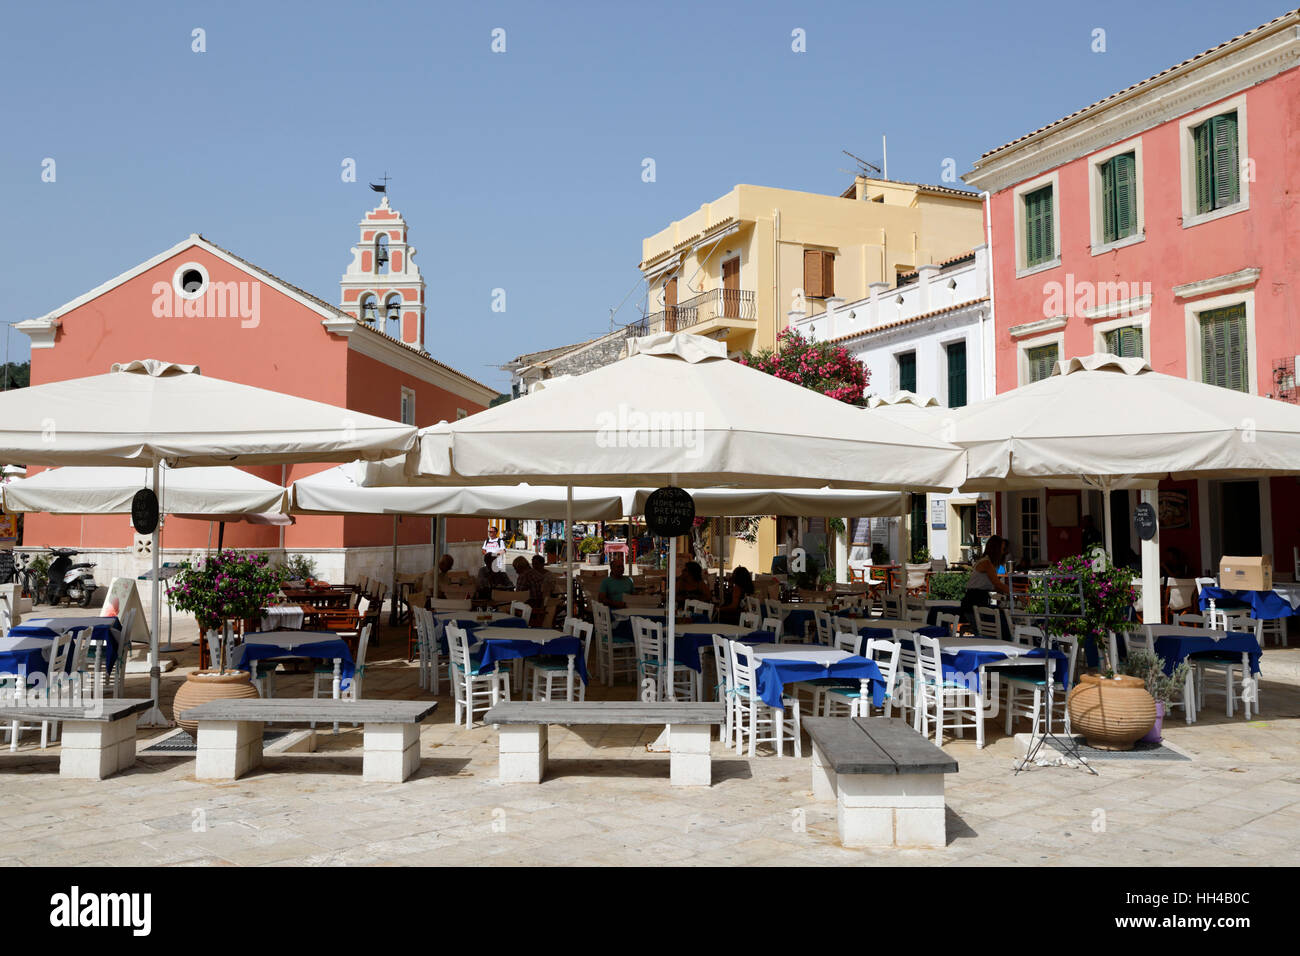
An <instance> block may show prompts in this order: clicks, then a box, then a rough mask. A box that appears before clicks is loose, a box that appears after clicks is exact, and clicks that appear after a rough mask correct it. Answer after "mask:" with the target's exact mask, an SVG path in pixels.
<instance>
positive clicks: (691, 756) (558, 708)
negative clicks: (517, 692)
mask: <svg viewBox="0 0 1300 956" xmlns="http://www.w3.org/2000/svg"><path fill="white" fill-rule="evenodd" d="M483 722H484V723H486V724H499V725H500V746H501V767H500V774H501V782H502V783H541V782H542V778H543V777H544V776H546V757H547V742H546V728H547V726H548V725H550V724H560V725H563V726H565V727H575V726H584V725H585V726H593V725H595V726H599V725H610V724H631V725H650V726H655V725H659V724H663V725H665V726H667V728H668V750H669V777H670V778H671V781H672V785H673V786H675V787H707V786H710V785H712V783H713V761H712V758H711V756H710V753H709V741H710V740H711V739H712V735H713V733H712V732H713V728H714V727H715V726H717V725H719V724H721V723H722V722H723V710H722V704H713V703H694V702H688V701H683V702H676V701H661V702H641V701H615V700H599V701H594V700H593V701H576V702H567V701H517V702H511V703H504V704H497V705H496V706H495V707H493V708H491V709H490V710H489V711H488V712H487V714H486V715H484V717H483Z"/></svg>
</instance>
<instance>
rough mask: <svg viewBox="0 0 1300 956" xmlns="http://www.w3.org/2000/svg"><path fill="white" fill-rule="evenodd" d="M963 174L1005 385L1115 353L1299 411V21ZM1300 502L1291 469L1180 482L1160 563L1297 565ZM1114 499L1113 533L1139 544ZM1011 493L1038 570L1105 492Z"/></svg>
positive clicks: (1073, 545) (1017, 144)
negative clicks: (986, 268)
mask: <svg viewBox="0 0 1300 956" xmlns="http://www.w3.org/2000/svg"><path fill="white" fill-rule="evenodd" d="M964 179H965V180H966V182H967V183H969V184H970V185H972V186H974V187H976V188H978V189H981V190H983V191H985V192H986V193H987V194H988V198H987V202H986V207H985V208H986V217H987V225H988V227H989V231H990V233H991V237H992V275H993V301H994V322H995V327H996V333H995V334H996V358H995V362H996V382H997V389H998V391H1005V390H1007V389H1010V388H1014V387H1016V386H1017V385H1022V384H1026V383H1029V382H1032V381H1035V380H1037V379H1038V378H1040V377H1042V376H1044V375H1046V374H1048V373H1049V372H1050V370H1051V367H1052V362H1053V361H1055V360H1056V359H1058V358H1066V357H1068V356H1072V355H1081V354H1088V353H1091V352H1099V351H1106V352H1116V353H1119V354H1124V355H1140V356H1143V357H1145V358H1146V359H1147V361H1148V362H1150V364H1151V366H1152V367H1153V368H1154V369H1155V370H1156V371H1160V372H1165V373H1168V374H1171V375H1180V376H1186V377H1189V378H1192V379H1196V380H1199V381H1205V382H1211V383H1214V384H1216V385H1220V386H1223V387H1225V388H1235V389H1240V390H1243V391H1247V392H1251V393H1253V394H1258V395H1267V396H1270V397H1272V398H1274V399H1277V400H1278V401H1286V402H1296V401H1300V391H1298V390H1297V387H1296V379H1295V371H1296V369H1295V366H1296V356H1297V355H1298V354H1300V322H1298V318H1300V206H1298V203H1300V11H1297V12H1292V13H1290V14H1287V15H1285V16H1282V17H1279V18H1277V19H1276V20H1273V21H1272V22H1270V23H1267V24H1265V25H1263V26H1261V27H1258V28H1257V29H1254V30H1251V31H1249V32H1248V33H1244V34H1242V35H1240V36H1238V37H1235V38H1233V39H1231V40H1229V41H1227V42H1225V43H1223V44H1221V45H1219V46H1217V47H1215V48H1214V49H1211V50H1207V51H1205V52H1204V53H1201V54H1198V55H1197V56H1194V57H1192V58H1191V59H1189V60H1186V61H1184V62H1182V63H1180V64H1178V65H1177V66H1173V67H1171V68H1169V69H1167V70H1164V71H1163V72H1161V73H1158V74H1156V75H1155V76H1153V77H1150V78H1148V79H1146V80H1143V81H1142V82H1140V83H1136V84H1134V85H1133V86H1130V87H1128V88H1127V89H1124V90H1121V91H1119V92H1117V93H1114V94H1112V95H1111V96H1108V97H1106V98H1105V99H1103V100H1100V101H1099V102H1097V103H1094V104H1092V105H1091V106H1088V107H1085V108H1084V109H1081V110H1079V111H1077V112H1075V113H1072V114H1070V115H1069V116H1066V117H1064V118H1063V119H1059V120H1057V121H1055V122H1053V123H1049V124H1048V125H1046V126H1044V127H1042V128H1040V129H1038V130H1035V131H1034V132H1031V133H1027V134H1025V135H1024V136H1021V137H1020V138H1018V139H1016V140H1013V141H1012V142H1010V143H1007V144H1006V145H1004V146H1000V147H998V148H997V149H994V150H992V151H990V152H988V153H985V154H984V156H982V157H981V158H980V160H979V161H978V162H977V163H976V164H975V168H974V170H973V171H972V172H970V173H968V174H967V175H966V176H965V177H964ZM1134 414H1141V410H1140V409H1134ZM1297 492H1300V487H1297V480H1296V479H1292V478H1275V479H1272V480H1267V479H1261V480H1258V481H1257V480H1253V479H1251V480H1245V481H1192V482H1177V483H1175V482H1166V483H1165V485H1162V488H1161V511H1162V528H1161V544H1162V547H1163V549H1164V552H1165V555H1166V557H1168V556H1170V555H1171V553H1172V549H1174V548H1177V549H1178V551H1179V552H1181V554H1182V557H1183V558H1185V559H1186V561H1187V562H1188V563H1189V564H1190V565H1191V567H1192V569H1193V570H1194V571H1196V572H1197V573H1199V572H1201V571H1202V570H1203V569H1207V568H1211V567H1214V566H1216V565H1217V562H1218V558H1219V556H1220V555H1222V554H1259V553H1265V554H1269V553H1271V554H1273V555H1274V560H1275V567H1276V568H1277V569H1278V570H1279V571H1282V572H1290V571H1292V570H1293V558H1292V553H1293V552H1292V549H1293V547H1295V546H1296V545H1297V544H1300V533H1298V531H1297V528H1298V527H1300V504H1297V499H1298V498H1300V495H1297ZM1117 494H1119V495H1120V496H1121V497H1120V498H1118V499H1117V500H1116V502H1115V504H1117V505H1118V506H1119V507H1117V508H1116V509H1115V519H1114V520H1115V526H1114V533H1115V535H1116V541H1117V542H1119V543H1120V544H1121V545H1122V544H1123V543H1129V544H1131V546H1132V547H1133V548H1134V550H1136V548H1137V539H1136V536H1135V533H1134V532H1133V530H1132V527H1131V522H1129V521H1128V518H1129V515H1130V514H1131V507H1130V505H1131V502H1129V501H1127V500H1124V496H1126V495H1127V494H1128V493H1127V492H1121V493H1117ZM1003 498H1004V499H1005V500H1004V502H1003V508H1004V511H1003V515H1004V527H1006V528H1008V529H1009V531H1010V537H1011V540H1012V543H1013V548H1014V549H1015V550H1016V552H1017V553H1018V554H1021V555H1023V556H1024V557H1026V558H1028V559H1030V560H1055V559H1057V558H1059V557H1061V556H1063V555H1065V554H1067V553H1072V552H1074V551H1075V550H1076V549H1077V548H1078V546H1079V539H1080V534H1081V532H1080V526H1081V525H1082V524H1083V522H1084V521H1085V520H1086V518H1085V516H1086V515H1089V514H1091V515H1094V516H1100V514H1101V502H1100V498H1099V496H1098V495H1097V494H1092V495H1086V494H1085V495H1080V493H1078V492H1041V493H1032V492H1031V493H1025V494H1021V495H1005V496H1003ZM1069 498H1074V499H1077V500H1075V501H1073V502H1072V501H1069V500H1057V499H1069ZM1071 515H1074V519H1073V520H1071ZM1096 520H1097V521H1098V526H1099V524H1100V518H1099V517H1098V518H1097V519H1096ZM1175 557H1177V556H1176V555H1175Z"/></svg>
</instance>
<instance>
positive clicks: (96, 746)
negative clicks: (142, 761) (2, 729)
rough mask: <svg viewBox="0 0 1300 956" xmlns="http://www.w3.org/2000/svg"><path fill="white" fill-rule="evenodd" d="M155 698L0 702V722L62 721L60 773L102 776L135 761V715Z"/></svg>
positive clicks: (83, 777) (84, 778) (89, 776)
mask: <svg viewBox="0 0 1300 956" xmlns="http://www.w3.org/2000/svg"><path fill="white" fill-rule="evenodd" d="M152 706H153V701H152V700H149V699H144V700H130V699H127V698H117V697H109V698H97V699H94V700H87V701H84V702H83V703H80V704H39V705H35V706H32V705H28V704H23V705H21V706H9V705H4V706H0V722H5V721H10V720H33V721H36V720H57V721H59V722H61V723H62V724H63V728H62V731H61V734H62V738H61V740H60V748H59V776H61V777H73V778H75V779H78V780H103V779H104V778H105V777H111V776H112V775H113V774H115V773H117V772H118V771H119V770H125V769H126V768H127V767H131V766H134V764H135V722H136V716H137V715H138V714H140V713H141V712H142V711H146V710H148V709H149V708H150V707H152Z"/></svg>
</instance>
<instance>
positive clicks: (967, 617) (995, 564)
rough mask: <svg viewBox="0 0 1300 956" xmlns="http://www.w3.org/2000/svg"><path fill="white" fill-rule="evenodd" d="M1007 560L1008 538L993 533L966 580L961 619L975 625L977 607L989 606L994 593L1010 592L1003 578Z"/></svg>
mask: <svg viewBox="0 0 1300 956" xmlns="http://www.w3.org/2000/svg"><path fill="white" fill-rule="evenodd" d="M1006 560H1007V540H1006V538H1003V537H1001V536H999V535H996V534H995V535H993V536H992V537H990V538H989V540H988V542H987V543H986V544H985V545H984V555H983V556H982V557H981V558H980V559H979V560H978V561H976V562H975V567H974V568H972V569H971V573H970V577H969V578H968V579H967V581H966V594H965V596H964V597H963V598H962V599H961V619H962V620H963V621H965V622H966V623H967V624H969V625H970V626H971V627H974V626H975V608H977V607H988V606H989V605H990V604H991V603H992V596H993V593H994V592H995V591H996V592H997V593H998V594H1009V593H1010V588H1009V587H1008V585H1007V582H1006V581H1004V580H1002V575H1003V574H1005V573H1006V572H1005V571H1004V570H1003V568H1004V567H1005V563H1004V562H1005V561H1006Z"/></svg>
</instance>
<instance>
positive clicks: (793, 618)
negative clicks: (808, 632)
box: [783, 610, 817, 637]
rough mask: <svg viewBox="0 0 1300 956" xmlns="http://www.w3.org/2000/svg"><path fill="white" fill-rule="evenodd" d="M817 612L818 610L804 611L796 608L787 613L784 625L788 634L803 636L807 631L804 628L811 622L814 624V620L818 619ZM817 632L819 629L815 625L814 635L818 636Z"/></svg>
mask: <svg viewBox="0 0 1300 956" xmlns="http://www.w3.org/2000/svg"><path fill="white" fill-rule="evenodd" d="M816 613H817V612H816V611H803V610H794V611H791V612H789V613H788V614H786V616H785V621H784V622H783V626H784V627H785V632H786V633H787V634H795V635H798V636H800V637H802V636H803V635H804V633H805V630H804V629H805V628H806V627H807V626H808V625H809V624H813V622H814V621H815V620H816V618H815V615H816ZM816 634H817V629H816V626H814V627H813V636H814V637H816Z"/></svg>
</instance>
